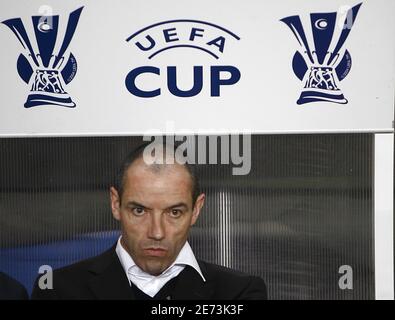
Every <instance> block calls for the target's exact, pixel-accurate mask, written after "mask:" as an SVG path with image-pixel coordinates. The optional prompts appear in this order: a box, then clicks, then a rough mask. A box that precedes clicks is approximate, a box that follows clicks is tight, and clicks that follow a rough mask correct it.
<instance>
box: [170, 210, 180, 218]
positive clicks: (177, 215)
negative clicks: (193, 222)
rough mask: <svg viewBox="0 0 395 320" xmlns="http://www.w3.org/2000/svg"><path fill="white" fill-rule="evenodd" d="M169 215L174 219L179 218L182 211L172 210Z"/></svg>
mask: <svg viewBox="0 0 395 320" xmlns="http://www.w3.org/2000/svg"><path fill="white" fill-rule="evenodd" d="M169 215H170V216H171V217H172V218H178V217H180V216H181V215H182V211H181V210H180V209H171V210H170V212H169Z"/></svg>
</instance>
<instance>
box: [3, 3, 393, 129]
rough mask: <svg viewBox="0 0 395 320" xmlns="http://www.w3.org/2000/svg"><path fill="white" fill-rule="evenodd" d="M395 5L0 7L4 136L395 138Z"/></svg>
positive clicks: (11, 4) (6, 4) (149, 4)
mask: <svg viewBox="0 0 395 320" xmlns="http://www.w3.org/2000/svg"><path fill="white" fill-rule="evenodd" d="M394 12H395V1H393V0H364V1H359V0H353V1H348V0H331V1H328V0H325V1H324V0H303V1H294V0H281V1H279V0H276V1H274V0H270V1H262V0H249V1H239V0H237V1H233V0H232V1H229V0H226V1H225V0H218V1H210V0H200V1H185V0H169V1H159V0H157V1H153V0H141V1H140V0H135V1H124V0H122V1H121V0H117V1H113V0H112V1H109V0H108V1H104V0H94V1H93V0H92V1H62V2H60V1H46V4H45V5H43V2H42V1H30V0H29V1H14V0H13V1H11V0H10V1H8V0H2V1H1V2H0V22H2V23H1V24H0V41H1V50H0V70H1V73H0V96H1V107H0V135H1V136H30V135H39V136H57V135H123V134H125V135H141V134H147V133H149V132H152V133H164V132H167V133H172V132H175V133H201V134H216V133H241V132H246V133H293V132H295V133H298V132H300V133H302V132H355V131H371V132H392V131H393V119H394V74H395V68H394V60H395V50H394V43H395V25H394V21H395V20H394V19H393V15H394Z"/></svg>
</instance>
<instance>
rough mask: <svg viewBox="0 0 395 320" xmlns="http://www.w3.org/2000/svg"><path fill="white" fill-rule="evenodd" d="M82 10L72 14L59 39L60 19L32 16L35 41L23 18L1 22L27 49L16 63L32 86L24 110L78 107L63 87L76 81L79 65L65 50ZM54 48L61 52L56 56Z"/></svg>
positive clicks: (19, 72) (57, 17) (21, 74)
mask: <svg viewBox="0 0 395 320" xmlns="http://www.w3.org/2000/svg"><path fill="white" fill-rule="evenodd" d="M82 9H83V7H81V8H79V9H77V10H75V11H73V12H72V13H70V16H69V20H68V23H67V25H66V26H65V27H66V28H65V33H64V37H63V39H57V38H58V36H59V32H58V29H59V16H52V15H51V16H33V17H32V23H33V29H34V35H35V40H36V41H35V42H32V41H31V40H30V39H29V37H28V33H27V32H26V29H25V26H24V24H23V22H22V20H21V19H20V18H14V19H9V20H5V21H3V22H2V23H3V24H5V25H6V26H8V27H9V28H10V29H11V30H12V32H14V34H15V35H16V37H17V38H18V40H19V42H20V43H21V44H22V46H23V48H24V49H25V51H24V53H21V54H20V55H19V58H18V61H17V69H18V74H19V76H20V77H21V78H22V80H23V81H25V82H26V83H27V84H29V85H30V94H29V96H28V97H27V101H26V103H25V108H30V107H35V106H41V105H56V106H62V107H69V108H74V107H75V103H74V102H73V101H72V100H71V97H70V96H69V94H68V93H67V92H66V91H65V90H64V87H65V85H67V84H68V83H70V81H71V80H73V78H74V76H75V74H76V71H77V62H76V59H75V57H74V55H73V54H72V53H71V52H70V53H69V55H68V56H67V55H66V51H67V48H68V46H69V44H70V42H71V40H72V38H73V35H74V32H75V30H76V28H77V24H78V20H79V17H80V14H81V11H82ZM32 34H33V33H32ZM57 41H58V43H57ZM56 45H58V47H56ZM33 46H34V47H33ZM55 48H59V49H58V51H57V52H56V53H55V54H54V51H55Z"/></svg>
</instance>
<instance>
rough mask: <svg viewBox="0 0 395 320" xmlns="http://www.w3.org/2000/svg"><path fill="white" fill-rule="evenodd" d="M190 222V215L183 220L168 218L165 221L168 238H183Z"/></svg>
mask: <svg viewBox="0 0 395 320" xmlns="http://www.w3.org/2000/svg"><path fill="white" fill-rule="evenodd" d="M190 224H191V217H187V218H186V219H183V220H170V221H169V222H168V223H167V235H168V236H169V238H170V240H171V239H172V238H173V239H174V240H181V239H184V238H185V237H186V236H187V234H188V231H189V227H190Z"/></svg>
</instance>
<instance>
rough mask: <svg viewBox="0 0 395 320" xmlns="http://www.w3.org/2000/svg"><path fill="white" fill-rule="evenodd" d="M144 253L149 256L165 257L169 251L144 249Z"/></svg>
mask: <svg viewBox="0 0 395 320" xmlns="http://www.w3.org/2000/svg"><path fill="white" fill-rule="evenodd" d="M144 252H145V254H146V255H147V256H151V257H163V256H165V255H166V252H167V250H165V249H162V248H147V249H144Z"/></svg>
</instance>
